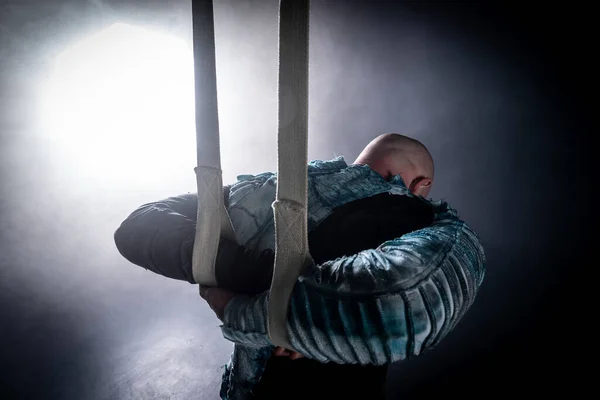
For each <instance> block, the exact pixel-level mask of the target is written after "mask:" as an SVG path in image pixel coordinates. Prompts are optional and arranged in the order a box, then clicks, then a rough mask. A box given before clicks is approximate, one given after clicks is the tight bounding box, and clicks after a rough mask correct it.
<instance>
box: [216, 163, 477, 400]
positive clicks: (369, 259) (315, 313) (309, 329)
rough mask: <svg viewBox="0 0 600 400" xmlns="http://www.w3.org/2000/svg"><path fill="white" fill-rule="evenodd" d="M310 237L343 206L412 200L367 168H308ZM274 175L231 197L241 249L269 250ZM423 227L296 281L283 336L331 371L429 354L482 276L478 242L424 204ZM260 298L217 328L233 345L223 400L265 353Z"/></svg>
mask: <svg viewBox="0 0 600 400" xmlns="http://www.w3.org/2000/svg"><path fill="white" fill-rule="evenodd" d="M308 179H309V185H308V229H309V231H310V230H311V229H314V228H315V227H316V226H317V225H318V224H319V223H320V222H321V221H323V220H324V219H325V218H326V217H327V216H328V215H329V214H330V213H331V211H332V210H333V209H334V208H336V207H338V206H340V205H343V204H345V203H348V202H351V201H354V200H359V199H362V198H366V197H369V196H373V195H377V194H381V193H391V194H399V195H408V196H412V195H411V194H410V192H409V191H408V189H407V188H406V186H405V184H404V182H403V181H402V179H401V178H400V177H399V176H397V177H394V178H393V179H392V180H391V181H386V180H385V179H383V178H382V177H381V176H380V175H379V174H377V173H375V172H374V171H373V170H371V169H370V168H369V167H368V166H360V165H350V166H348V165H347V164H346V162H345V161H344V159H343V158H342V157H338V158H336V159H335V160H332V161H313V162H311V163H310V164H309V166H308ZM276 182H277V175H276V174H273V173H263V174H259V175H256V176H251V175H247V176H240V177H238V182H237V183H235V184H234V185H232V186H231V189H230V193H229V208H228V211H229V215H230V217H231V220H232V223H233V226H234V229H235V232H236V238H237V241H238V243H239V244H242V245H244V246H246V247H249V248H253V249H265V248H270V249H274V248H275V232H274V224H273V211H272V208H271V204H272V203H273V201H274V200H275V194H276V193H275V191H276ZM430 203H431V205H432V206H433V209H434V213H435V218H434V222H433V224H432V225H431V226H430V227H427V228H425V229H421V230H418V231H414V232H412V233H409V234H406V235H403V236H402V237H399V238H396V239H394V240H390V241H387V242H384V243H382V244H381V245H380V246H379V247H378V248H375V249H370V250H365V251H361V252H360V253H358V254H355V255H352V256H349V257H341V258H338V259H336V260H332V261H329V262H326V263H323V264H320V265H314V266H312V267H311V268H308V269H307V270H305V271H304V272H303V274H302V275H301V276H300V278H299V279H298V282H297V284H296V286H295V288H294V291H293V293H292V296H291V299H290V307H289V316H288V332H289V336H290V339H291V344H292V345H293V346H294V348H295V349H296V350H297V351H299V352H300V353H302V354H303V355H305V356H307V357H310V358H313V359H316V360H319V361H322V362H335V363H352V364H356V363H360V364H377V365H379V364H384V363H391V362H395V361H400V360H404V359H405V358H407V357H411V356H415V355H419V354H421V353H422V352H424V351H426V350H429V349H431V348H433V347H434V346H435V345H436V344H437V343H438V342H439V341H440V340H441V339H442V338H443V337H444V336H445V335H446V334H448V332H449V331H450V330H452V328H453V327H454V326H455V325H456V324H457V323H458V322H459V321H460V319H461V318H462V316H463V315H464V314H465V312H466V311H467V309H468V308H469V307H470V305H471V304H472V303H473V301H474V299H475V295H476V293H477V291H478V289H479V287H480V285H481V283H482V281H483V277H484V274H485V254H484V250H483V247H482V246H481V243H480V241H479V238H478V236H477V234H476V233H475V232H474V231H473V230H472V229H471V228H470V227H469V226H468V225H467V224H466V223H465V222H464V221H462V220H461V219H460V218H459V217H458V213H457V212H456V211H455V210H453V209H451V208H450V207H449V206H448V204H447V203H445V202H441V201H440V202H430ZM267 301H268V292H265V293H263V294H261V295H259V296H255V297H249V296H239V297H236V298H234V299H233V300H231V301H230V302H229V304H228V305H227V307H226V309H225V318H224V323H223V325H222V327H221V329H222V331H223V335H224V337H225V338H227V339H229V340H231V341H232V342H234V343H236V346H235V347H234V352H233V354H232V357H231V359H230V361H229V363H228V365H227V366H226V370H225V373H224V376H223V386H222V388H221V397H222V398H223V399H230V400H242V399H247V398H250V393H251V390H252V387H253V386H254V385H255V384H256V383H257V382H258V380H259V378H260V375H261V373H262V371H263V370H264V367H265V365H266V361H267V360H268V358H269V357H270V355H271V350H272V344H271V342H270V341H269V337H268V334H267Z"/></svg>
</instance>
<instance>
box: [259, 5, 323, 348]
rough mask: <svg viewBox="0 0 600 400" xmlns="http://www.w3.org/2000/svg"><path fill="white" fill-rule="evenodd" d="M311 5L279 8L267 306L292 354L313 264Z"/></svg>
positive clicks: (275, 338)
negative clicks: (304, 281) (292, 306)
mask: <svg viewBox="0 0 600 400" xmlns="http://www.w3.org/2000/svg"><path fill="white" fill-rule="evenodd" d="M308 34H309V0H281V1H280V3H279V86H278V90H279V110H278V114H279V115H278V117H279V131H278V136H277V165H278V166H277V196H276V200H275V202H274V203H273V212H274V218H275V269H274V272H273V280H272V281H271V289H270V295H269V305H268V330H269V337H270V339H271V342H272V343H273V344H274V345H276V346H281V347H284V348H287V349H290V350H293V348H292V346H291V344H290V342H289V337H288V334H287V311H288V306H289V301H290V296H291V294H292V290H293V288H294V285H295V284H296V281H297V279H298V276H299V275H300V273H301V272H302V269H303V268H304V266H305V265H307V263H310V262H312V260H311V258H310V255H309V252H308V238H307V233H308V232H307V215H306V211H307V209H306V207H307V163H308Z"/></svg>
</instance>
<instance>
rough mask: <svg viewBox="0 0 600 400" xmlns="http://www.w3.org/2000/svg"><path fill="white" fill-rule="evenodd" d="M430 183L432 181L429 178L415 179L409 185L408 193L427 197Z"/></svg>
mask: <svg viewBox="0 0 600 400" xmlns="http://www.w3.org/2000/svg"><path fill="white" fill-rule="evenodd" d="M432 183H433V181H432V180H431V178H424V177H420V178H417V179H415V180H414V181H413V182H412V183H411V185H410V186H411V187H410V191H411V192H412V193H413V194H415V195H418V196H423V197H427V195H428V194H429V191H430V190H431V184H432Z"/></svg>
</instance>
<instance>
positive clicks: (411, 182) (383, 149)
mask: <svg viewBox="0 0 600 400" xmlns="http://www.w3.org/2000/svg"><path fill="white" fill-rule="evenodd" d="M354 164H363V165H364V164H366V165H368V166H369V167H371V169H373V170H374V171H375V172H377V173H379V174H380V175H381V176H383V177H384V178H385V179H390V178H391V177H393V176H395V175H400V176H401V177H402V180H403V181H404V183H406V185H407V186H408V188H409V189H410V191H411V192H412V193H414V194H417V195H420V196H423V197H427V195H428V194H429V190H430V189H431V185H432V184H433V173H434V167H433V158H432V157H431V154H430V153H429V150H427V147H425V146H424V145H423V143H421V142H419V141H418V140H416V139H413V138H410V137H408V136H404V135H400V134H398V133H386V134H383V135H380V136H378V137H376V138H375V139H373V140H372V141H371V142H370V143H369V144H368V145H367V147H365V149H364V150H363V151H362V153H360V155H359V156H358V158H357V159H356V161H354Z"/></svg>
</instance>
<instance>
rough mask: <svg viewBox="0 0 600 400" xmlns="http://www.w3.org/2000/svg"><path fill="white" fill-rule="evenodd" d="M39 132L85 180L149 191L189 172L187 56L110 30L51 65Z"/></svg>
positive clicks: (161, 42)
mask: <svg viewBox="0 0 600 400" xmlns="http://www.w3.org/2000/svg"><path fill="white" fill-rule="evenodd" d="M54 67H55V68H54V70H53V74H52V76H51V78H50V80H49V81H48V83H47V85H46V87H45V88H44V94H43V103H42V107H43V111H42V112H43V117H42V118H43V125H44V129H45V133H46V132H47V133H48V134H50V135H52V139H53V142H54V143H56V145H57V146H58V148H59V149H60V150H61V151H60V153H61V154H60V156H59V157H61V158H63V161H65V162H68V164H71V165H72V166H74V167H75V168H77V170H78V171H77V172H78V173H80V174H83V175H84V176H85V177H87V178H100V179H103V180H104V179H108V180H111V181H113V182H115V183H128V184H130V183H131V182H137V183H142V184H144V183H153V184H156V183H158V182H160V181H161V180H162V179H169V177H170V176H172V175H173V174H174V171H179V172H180V173H181V174H188V175H189V176H190V177H191V179H192V181H193V179H194V178H193V177H194V172H193V168H194V166H195V165H196V158H195V154H196V137H195V128H194V127H195V122H194V69H193V68H194V66H193V53H192V49H191V48H189V46H188V45H187V44H186V43H185V42H184V41H183V40H180V39H178V38H175V37H169V36H167V35H164V34H160V33H157V32H152V31H149V30H146V29H142V28H138V27H133V26H130V25H126V24H120V23H119V24H114V25H112V26H110V27H109V28H107V29H105V30H103V31H101V32H99V33H98V34H96V35H93V36H91V37H89V38H87V39H84V40H82V41H81V42H79V43H77V44H75V45H74V46H72V47H70V48H68V49H67V50H66V51H64V52H63V53H62V54H60V56H59V57H58V58H57V60H56V63H55V66H54Z"/></svg>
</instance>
